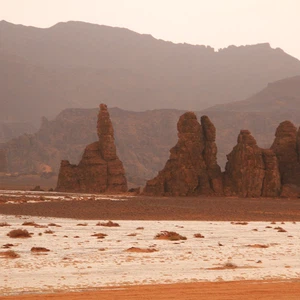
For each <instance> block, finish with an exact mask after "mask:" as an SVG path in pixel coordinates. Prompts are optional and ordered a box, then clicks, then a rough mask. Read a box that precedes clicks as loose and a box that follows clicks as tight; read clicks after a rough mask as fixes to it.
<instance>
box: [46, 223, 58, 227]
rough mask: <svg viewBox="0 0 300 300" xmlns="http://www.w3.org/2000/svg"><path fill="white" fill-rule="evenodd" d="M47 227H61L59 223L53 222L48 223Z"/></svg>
mask: <svg viewBox="0 0 300 300" xmlns="http://www.w3.org/2000/svg"><path fill="white" fill-rule="evenodd" d="M48 226H49V227H51V226H52V227H61V225H58V224H55V223H49V224H48Z"/></svg>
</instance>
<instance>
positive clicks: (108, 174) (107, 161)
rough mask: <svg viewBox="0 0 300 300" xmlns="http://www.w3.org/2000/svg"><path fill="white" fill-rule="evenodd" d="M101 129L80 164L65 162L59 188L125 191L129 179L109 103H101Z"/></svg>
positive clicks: (59, 178)
mask: <svg viewBox="0 0 300 300" xmlns="http://www.w3.org/2000/svg"><path fill="white" fill-rule="evenodd" d="M97 133H98V138H99V140H98V141H97V142H94V143H92V144H90V145H88V146H87V147H86V148H85V150H84V153H83V155H82V159H81V161H80V162H79V164H78V165H71V164H70V163H69V161H67V160H63V161H62V162H61V166H60V171H59V175H58V182H57V188H56V190H57V191H62V192H67V191H68V192H88V193H103V192H125V191H127V181H126V177H125V171H124V168H123V164H122V162H121V161H120V160H119V158H118V156H117V153H116V146H115V142H114V130H113V126H112V123H111V120H110V116H109V112H108V110H107V106H106V105H105V104H101V105H100V112H99V115H98V123H97Z"/></svg>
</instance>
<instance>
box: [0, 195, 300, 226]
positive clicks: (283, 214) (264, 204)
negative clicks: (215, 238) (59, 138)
mask: <svg viewBox="0 0 300 300" xmlns="http://www.w3.org/2000/svg"><path fill="white" fill-rule="evenodd" d="M5 192H6V193H8V192H7V191H0V214H7V215H32V216H45V217H57V218H74V219H86V220H87V219H94V220H96V219H112V220H113V219H114V220H199V221H200V220H202V221H237V220H244V221H300V199H299V198H297V199H284V198H259V199H257V198H236V197H235V198H234V197H232V198H230V197H172V198H168V197H143V196H136V197H132V196H129V195H123V196H122V195H120V196H117V197H116V196H109V195H106V196H105V195H84V194H77V195H71V196H70V194H66V193H28V192H11V194H5ZM95 200H96V201H95ZM108 200H113V201H108ZM118 200H119V201H118ZM3 204H5V205H3Z"/></svg>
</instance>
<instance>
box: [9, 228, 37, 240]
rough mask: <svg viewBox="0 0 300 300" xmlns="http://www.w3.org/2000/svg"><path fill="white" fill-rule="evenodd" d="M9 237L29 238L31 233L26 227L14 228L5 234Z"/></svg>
mask: <svg viewBox="0 0 300 300" xmlns="http://www.w3.org/2000/svg"><path fill="white" fill-rule="evenodd" d="M7 235H8V236H9V237H10V238H30V237H31V235H30V233H29V232H28V231H27V230H26V229H14V230H11V231H10V232H9V233H8V234H7Z"/></svg>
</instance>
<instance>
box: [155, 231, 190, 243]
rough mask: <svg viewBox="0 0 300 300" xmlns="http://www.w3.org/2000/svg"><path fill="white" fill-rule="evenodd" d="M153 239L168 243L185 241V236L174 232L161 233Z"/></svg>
mask: <svg viewBox="0 0 300 300" xmlns="http://www.w3.org/2000/svg"><path fill="white" fill-rule="evenodd" d="M154 238H155V239H158V240H169V241H179V240H186V237H185V236H182V235H180V234H179V233H177V232H174V231H161V232H160V233H158V234H157V235H156V236H155V237H154Z"/></svg>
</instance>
